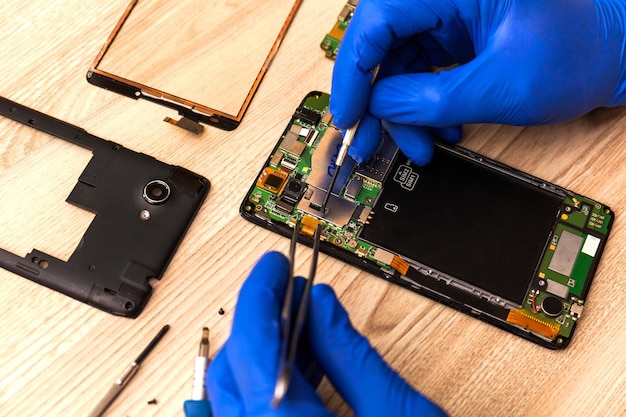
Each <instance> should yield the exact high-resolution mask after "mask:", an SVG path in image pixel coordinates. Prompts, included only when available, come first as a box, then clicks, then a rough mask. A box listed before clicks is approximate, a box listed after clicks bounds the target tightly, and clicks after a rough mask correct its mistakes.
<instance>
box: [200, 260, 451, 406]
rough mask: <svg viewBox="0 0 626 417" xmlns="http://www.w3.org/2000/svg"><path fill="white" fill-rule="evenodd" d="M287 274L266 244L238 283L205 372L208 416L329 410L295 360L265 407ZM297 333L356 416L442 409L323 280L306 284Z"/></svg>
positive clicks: (275, 364)
mask: <svg viewBox="0 0 626 417" xmlns="http://www.w3.org/2000/svg"><path fill="white" fill-rule="evenodd" d="M288 274H289V263H288V261H287V259H286V258H285V256H284V255H282V254H280V253H277V252H270V253H267V254H266V255H264V256H263V257H262V258H261V259H260V260H259V262H258V263H257V264H256V266H255V267H254V269H253V270H252V273H251V274H250V276H249V277H248V279H247V280H246V282H245V283H244V285H243V287H242V288H241V292H240V294H239V300H238V302H237V309H236V311H235V317H234V320H233V328H232V333H231V335H230V337H229V338H228V340H227V341H226V344H225V345H224V347H223V348H222V350H221V351H220V352H219V353H218V354H217V356H216V358H215V360H213V362H212V363H211V366H210V368H209V371H208V372H207V378H206V383H207V389H208V391H209V397H210V398H211V402H212V406H213V411H214V413H215V416H216V417H222V416H285V417H287V416H299V417H312V416H324V417H330V416H332V414H331V413H330V412H329V411H328V410H327V409H326V407H325V406H324V404H323V403H322V401H321V400H320V398H319V396H318V395H317V394H316V392H315V385H316V384H314V383H313V384H312V383H310V382H309V381H308V380H307V378H305V377H304V376H303V373H302V364H301V363H299V364H298V367H296V369H295V370H294V373H293V375H292V381H291V385H290V386H289V390H288V391H287V395H286V396H285V398H284V399H283V401H282V402H281V404H280V406H279V407H278V408H277V409H276V410H273V409H272V408H271V407H270V403H271V401H272V396H273V393H274V386H275V384H276V377H277V374H278V366H279V352H280V324H279V323H280V320H279V317H280V309H281V305H282V299H283V296H284V292H285V286H286V282H287V277H288ZM304 336H305V337H304V339H303V340H302V341H301V347H304V348H307V347H308V348H310V350H311V353H312V357H313V360H315V361H316V362H317V364H319V366H320V367H321V369H322V370H323V372H324V373H325V374H326V376H327V377H328V379H329V381H330V382H331V383H332V384H333V386H334V387H335V388H336V389H337V391H339V393H340V394H341V395H342V396H343V398H345V400H346V401H347V403H348V404H349V405H350V406H351V407H352V409H353V410H354V412H355V414H356V416H358V417H368V416H372V417H379V416H386V415H389V416H400V417H401V416H418V415H419V416H422V417H435V416H437V417H439V416H445V415H446V414H445V413H444V412H443V411H442V410H441V409H440V408H439V407H437V406H436V405H435V404H433V403H431V402H430V401H429V400H428V399H427V398H425V397H424V396H422V395H421V394H419V393H418V392H416V391H415V390H413V388H411V387H410V386H409V385H408V384H407V383H406V382H405V381H404V380H403V379H402V378H400V377H399V376H398V374H397V373H395V372H394V371H393V370H392V369H391V368H389V366H387V364H386V363H385V362H384V361H383V359H382V358H381V357H380V356H379V355H378V354H377V353H376V351H375V350H374V349H373V348H372V347H371V346H370V344H369V342H368V341H367V339H365V338H364V337H363V336H361V335H360V334H359V333H358V332H357V331H356V330H355V329H354V328H353V327H352V325H351V324H350V320H349V319H348V315H347V313H346V311H345V310H344V308H343V307H342V306H341V304H340V303H339V301H338V300H337V298H336V296H335V294H334V293H333V291H332V290H331V289H330V287H328V286H327V285H315V286H313V289H312V291H311V304H310V306H309V319H308V324H307V328H306V333H305V335H304ZM309 341H310V342H309ZM303 342H304V343H305V344H306V346H302V343H303Z"/></svg>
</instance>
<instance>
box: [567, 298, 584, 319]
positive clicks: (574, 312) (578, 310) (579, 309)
mask: <svg viewBox="0 0 626 417" xmlns="http://www.w3.org/2000/svg"><path fill="white" fill-rule="evenodd" d="M582 313H583V306H582V304H578V303H576V302H573V303H572V305H571V306H570V308H569V314H570V315H571V316H572V318H573V319H574V320H577V319H578V318H579V317H580V315H581V314H582Z"/></svg>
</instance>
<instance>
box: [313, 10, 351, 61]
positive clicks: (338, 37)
mask: <svg viewBox="0 0 626 417" xmlns="http://www.w3.org/2000/svg"><path fill="white" fill-rule="evenodd" d="M358 3H359V0H348V2H347V3H346V4H345V6H343V9H341V13H339V15H338V16H337V22H336V23H335V25H334V26H333V28H332V29H331V31H330V32H328V33H327V34H326V36H324V40H322V43H321V44H320V47H321V48H322V50H323V51H324V52H325V53H326V57H328V58H330V59H335V57H336V56H337V51H338V50H339V45H341V41H342V40H343V34H344V32H345V31H346V28H347V27H348V23H350V20H351V19H352V15H353V14H354V10H355V9H356V6H357V4H358Z"/></svg>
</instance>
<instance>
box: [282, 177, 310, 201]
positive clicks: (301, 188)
mask: <svg viewBox="0 0 626 417" xmlns="http://www.w3.org/2000/svg"><path fill="white" fill-rule="evenodd" d="M305 192H306V183H304V182H303V181H301V180H299V179H296V178H291V179H290V180H289V182H288V183H287V186H286V187H285V188H284V189H283V193H282V199H283V200H286V201H288V202H290V203H291V204H298V202H299V201H300V200H301V199H302V196H303V195H304V193H305Z"/></svg>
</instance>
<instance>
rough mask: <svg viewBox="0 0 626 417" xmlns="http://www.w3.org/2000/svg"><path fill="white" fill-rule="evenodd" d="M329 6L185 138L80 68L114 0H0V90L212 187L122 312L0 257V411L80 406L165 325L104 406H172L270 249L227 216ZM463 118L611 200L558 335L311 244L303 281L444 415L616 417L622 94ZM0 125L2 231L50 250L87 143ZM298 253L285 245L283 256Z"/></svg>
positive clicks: (327, 67) (25, 246)
mask: <svg viewBox="0 0 626 417" xmlns="http://www.w3.org/2000/svg"><path fill="white" fill-rule="evenodd" d="M233 3H237V2H233ZM343 3H344V2H342V1H339V0H319V1H305V2H304V3H303V5H302V7H301V9H300V11H299V12H298V14H297V16H296V18H295V20H294V22H293V25H292V27H291V28H290V30H289V32H288V34H287V37H286V38H285V40H284V42H283V44H282V46H281V49H280V51H279V53H278V55H277V56H276V59H275V60H274V62H273V64H272V66H271V68H270V69H269V71H268V73H267V75H266V77H265V79H264V80H263V83H262V84H261V86H260V88H259V90H258V93H257V95H256V97H255V98H254V100H253V101H252V104H251V106H250V108H249V110H248V113H247V114H246V117H245V118H244V120H243V123H242V124H241V126H240V127H239V128H237V129H236V130H235V131H232V132H225V131H221V130H217V129H212V128H207V129H206V130H205V132H204V134H203V135H202V136H193V135H191V134H188V133H185V132H183V131H181V130H180V129H177V128H175V127H173V126H171V125H168V124H166V123H164V122H162V121H161V120H162V119H163V118H164V117H165V116H170V117H175V116H176V114H175V112H173V111H170V110H167V109H165V108H163V107H160V106H158V105H155V104H152V103H148V102H145V101H135V100H132V99H128V98H125V97H121V96H119V95H117V94H114V93H111V92H107V91H105V90H102V89H99V88H96V87H93V86H91V85H89V84H88V83H87V82H86V81H85V74H86V72H87V69H88V68H89V66H90V64H91V62H92V61H93V59H94V57H95V56H96V54H97V53H98V51H99V50H100V47H101V46H102V45H103V43H104V42H105V40H106V39H107V37H108V35H109V33H110V31H111V29H112V28H113V26H114V25H115V24H116V22H117V20H118V19H119V17H120V15H121V13H122V12H123V11H124V9H125V8H126V6H127V0H110V1H107V2H94V1H78V0H64V1H60V0H47V1H43V0H31V1H29V2H22V1H18V0H5V1H4V3H3V6H4V7H3V14H2V16H1V17H0V19H1V21H2V28H3V30H2V32H0V74H2V77H0V95H2V96H5V97H7V98H9V99H13V100H15V101H18V102H21V103H22V104H24V105H27V106H30V107H33V108H35V109H38V110H40V111H43V112H45V113H48V114H50V115H53V116H54V117H57V118H60V119H63V120H66V121H68V122H70V123H73V124H76V125H79V126H81V127H83V128H85V129H86V130H87V131H89V132H91V133H93V134H96V135H99V136H101V137H103V138H105V139H109V140H112V141H115V142H118V143H121V144H122V145H124V146H127V147H129V148H130V149H133V150H135V151H139V152H145V153H148V154H150V155H152V156H154V157H156V158H159V159H161V160H163V161H165V162H168V163H171V164H178V165H183V166H185V167H187V168H189V169H191V170H194V171H196V172H199V173H201V174H203V175H205V176H206V177H207V178H209V179H210V180H211V182H212V189H211V192H210V193H209V196H208V198H207V200H206V202H205V204H204V205H203V206H202V208H201V210H200V212H199V214H198V216H197V218H196V220H195V221H194V223H193V225H192V226H191V228H190V229H189V232H188V234H187V236H186V237H185V239H184V241H183V242H182V244H181V246H180V248H179V250H178V252H177V254H176V256H175V257H174V259H173V261H172V263H171V264H170V266H169V268H168V269H167V271H166V273H165V275H164V276H163V279H162V280H161V281H160V282H159V283H158V284H157V285H156V289H155V291H154V295H153V297H152V299H151V300H150V302H149V304H148V306H147V307H146V309H145V311H144V312H143V313H142V314H141V316H140V317H139V318H137V319H135V320H129V319H124V318H119V317H114V316H111V315H109V314H106V313H103V312H100V311H97V310H95V309H93V308H90V307H88V306H86V305H84V304H82V303H79V302H77V301H73V300H72V299H70V298H68V297H65V296H63V295H61V294H58V293H55V292H53V291H51V290H48V289H46V288H44V287H41V286H39V285H37V284H34V283H32V282H30V281H28V280H26V279H24V278H21V277H19V276H17V275H14V274H11V273H9V272H6V271H4V270H0V415H2V416H44V415H45V416H80V415H85V414H86V413H88V412H89V411H90V410H91V409H92V407H93V406H94V405H95V404H96V403H97V401H98V400H99V399H100V398H101V397H102V396H103V395H104V393H105V392H106V391H107V389H108V387H109V385H110V384H111V383H112V381H113V379H114V378H116V377H117V376H118V374H120V373H121V372H122V371H123V369H124V367H125V366H126V365H127V363H128V362H130V361H131V360H132V359H134V357H135V356H136V355H137V354H138V353H139V352H140V351H141V350H142V349H143V347H144V346H145V345H146V344H147V342H148V341H149V340H150V339H151V338H152V337H153V336H154V334H156V332H157V331H158V330H159V329H160V328H161V327H162V326H163V325H164V324H166V323H167V324H170V325H171V329H170V331H169V333H168V334H167V335H166V337H165V338H164V339H163V341H162V342H161V343H160V344H159V345H158V346H157V347H156V349H155V351H154V352H153V353H152V354H151V355H150V356H149V357H148V359H147V360H146V361H145V363H144V365H143V367H142V368H141V369H140V371H139V372H138V374H137V376H136V377H135V379H134V380H133V381H132V382H131V383H130V385H129V386H128V388H127V389H126V390H125V391H124V392H123V393H122V394H121V395H120V397H119V398H118V399H117V400H116V401H115V403H114V404H113V406H112V407H111V408H110V410H109V413H108V414H107V415H110V416H182V415H183V412H182V404H183V401H184V400H186V399H188V398H189V395H190V392H191V376H192V372H193V358H194V356H195V354H196V350H197V343H198V340H199V335H200V329H201V328H202V327H203V326H209V327H210V328H211V343H212V349H211V351H212V354H215V351H216V350H217V349H218V348H219V347H220V346H221V345H222V344H223V343H224V341H225V340H226V338H227V336H228V334H229V331H230V323H231V319H232V316H233V310H234V306H235V300H236V297H237V292H238V290H239V287H240V285H241V283H242V282H243V280H244V278H245V276H246V275H247V273H248V272H249V270H250V268H251V267H252V265H253V263H254V261H255V260H256V259H257V258H258V257H259V256H260V255H261V254H262V253H264V252H265V251H267V250H269V249H275V250H280V251H283V252H286V251H287V248H288V240H287V239H284V238H282V237H279V236H277V235H275V234H272V233H270V232H268V231H266V230H264V229H261V228H259V227H256V226H253V225H252V224H250V223H248V222H246V221H244V220H243V219H242V218H241V217H240V216H239V214H238V207H239V203H240V202H241V200H242V199H243V197H244V194H245V192H246V190H247V189H248V187H249V185H250V184H251V183H252V181H253V180H254V179H255V176H256V175H257V172H258V170H259V169H260V167H261V164H262V163H263V161H264V160H265V158H266V156H267V154H268V152H269V150H270V149H271V148H272V146H273V145H274V144H275V143H276V141H277V139H278V137H279V135H280V134H281V132H282V130H283V128H284V126H285V125H286V123H287V122H288V120H289V117H290V115H291V114H292V113H293V111H294V109H295V107H296V106H297V104H298V103H299V102H300V100H301V99H302V97H304V95H305V94H306V93H307V92H309V91H311V90H322V91H328V90H329V89H330V77H331V72H332V62H331V61H329V60H327V59H326V58H324V53H323V52H322V51H321V49H320V48H319V43H320V41H321V40H322V38H323V37H324V35H325V34H326V33H327V32H328V31H329V30H330V28H331V27H332V25H333V24H334V22H335V19H336V16H337V14H338V12H339V11H340V9H341V7H342V5H343ZM137 53H140V51H138V52H137ZM160 65H163V67H168V62H162V63H161V64H160ZM162 69H163V68H155V71H156V72H159V71H160V70H162ZM178 81H179V82H181V83H185V82H189V83H197V82H199V80H197V79H193V78H188V79H182V80H178ZM465 130H466V132H465V139H464V142H463V144H464V145H465V146H466V147H468V148H470V149H472V150H475V151H478V152H480V153H483V154H485V155H487V156H489V157H492V158H495V159H498V160H499V161H501V162H504V163H507V164H510V165H512V166H513V167H515V168H518V169H521V170H524V171H527V172H529V173H531V174H533V175H536V176H538V177H541V178H544V179H546V180H549V181H551V182H555V183H557V184H559V185H561V186H563V187H566V188H570V189H573V190H576V191H577V192H580V193H582V194H585V195H588V196H589V197H592V198H596V199H598V200H601V201H603V202H605V203H607V204H609V205H610V206H611V207H612V208H613V210H614V211H615V212H616V213H617V220H616V223H615V225H614V228H613V233H612V237H611V239H610V240H609V243H608V245H607V248H606V251H605V254H604V258H603V260H602V262H601V264H600V267H599V269H598V272H597V275H596V278H595V281H594V284H593V286H592V288H591V292H590V295H589V297H588V301H587V303H586V306H585V311H584V316H583V318H582V319H581V321H580V323H579V327H578V330H577V333H576V336H575V337H574V340H573V342H572V344H571V345H570V347H568V348H567V349H566V350H564V351H561V352H552V351H549V350H546V349H544V348H541V347H538V346H535V345H534V344H532V343H530V342H527V341H525V340H522V339H520V338H518V337H516V336H513V335H510V334H508V333H506V332H504V331H501V330H499V329H496V328H494V327H493V326H490V325H487V324H485V323H482V322H480V321H478V320H475V319H473V318H471V317H469V316H466V315H464V314H461V313H458V312H456V311H454V310H452V309H450V308H447V307H444V306H442V305H439V304H437V303H435V302H433V301H430V300H429V299H426V298H424V297H422V296H419V295H416V294H413V293H411V292H408V291H406V290H404V289H401V288H399V287H396V286H393V285H391V284H388V283H387V282H385V281H383V280H381V279H378V278H376V277H374V276H372V275H370V274H367V273H363V272H360V271H359V270H357V269H355V268H353V267H351V266H347V265H345V264H343V263H342V262H339V261H337V260H334V259H332V258H330V257H328V256H325V255H321V256H320V263H319V267H318V273H317V277H318V279H319V280H320V281H322V282H327V283H330V284H331V285H332V286H333V288H334V289H335V291H336V292H337V293H338V294H339V297H340V299H341V300H342V302H343V303H344V304H345V306H346V308H347V309H348V311H349V312H350V315H351V319H352V321H353V323H354V325H355V326H356V327H357V328H358V329H359V330H361V331H362V332H363V333H364V334H365V335H366V336H367V337H369V338H370V340H371V342H372V344H373V345H374V346H375V347H376V349H378V351H379V352H380V353H381V354H382V355H383V356H384V357H385V359H386V360H388V361H389V363H390V364H391V365H392V366H393V367H394V368H396V369H397V370H398V371H399V372H400V373H401V374H402V375H403V376H404V377H405V378H406V379H407V380H408V381H409V382H410V383H411V384H412V385H413V386H414V387H416V388H417V389H419V390H421V391H423V392H424V393H425V394H426V395H428V396H430V397H431V398H432V399H434V400H435V401H437V402H438V403H439V404H441V405H442V406H443V407H444V408H445V409H446V410H448V411H449V412H450V414H451V415H453V416H523V415H524V416H526V415H533V416H556V415H566V416H568V417H573V416H598V417H600V416H619V415H626V397H625V396H624V395H623V394H624V392H626V360H625V358H626V331H625V330H624V329H625V328H626V314H624V313H623V310H622V308H623V307H624V305H626V295H625V294H626V291H625V290H626V285H625V278H624V272H625V270H626V265H625V261H624V259H625V258H626V250H625V247H626V245H625V244H624V242H626V226H625V224H624V220H623V218H624V213H625V212H626V191H625V190H626V163H625V162H626V141H625V138H626V134H625V133H624V132H625V131H626V111H625V110H623V109H602V110H598V111H595V112H593V113H591V114H589V115H587V116H585V117H583V118H581V119H578V120H575V121H572V122H569V123H564V124H559V125H555V126H544V127H527V128H522V127H509V126H498V125H472V126H467V127H466V129H465ZM0 132H2V133H1V138H2V139H1V140H0V172H1V175H0V200H1V201H0V245H1V246H2V247H9V246H10V248H12V249H13V250H15V251H17V252H19V253H23V254H25V253H26V252H27V251H30V250H31V249H32V248H33V247H37V248H38V249H41V250H45V251H47V252H49V253H50V254H52V255H57V256H59V257H68V256H69V255H70V254H71V252H72V250H73V248H75V246H76V244H77V240H78V239H80V236H82V233H83V232H84V230H85V229H86V227H87V225H88V224H89V221H90V215H89V214H87V213H84V212H82V211H80V210H77V209H75V208H73V207H71V206H69V205H67V204H66V203H64V200H65V198H66V197H67V194H68V193H69V190H70V189H71V188H72V187H73V185H74V184H75V182H76V178H77V176H78V173H80V172H81V171H82V169H83V168H84V166H85V164H86V161H87V160H88V158H89V154H88V153H87V154H86V153H85V152H83V151H82V150H80V149H79V150H76V149H72V146H68V145H67V144H65V143H63V141H59V140H55V139H51V138H50V137H48V136H46V135H43V134H39V133H36V132H33V131H32V130H29V129H28V128H24V127H21V126H18V125H17V124H15V123H12V122H9V121H8V120H5V119H0ZM7 213H8V214H7ZM407 238H410V237H407ZM309 256H310V254H309V251H308V250H307V249H305V248H300V249H299V253H298V256H297V258H296V259H297V262H298V265H296V270H297V271H305V270H306V267H307V266H308V257H309ZM220 309H224V311H225V314H224V315H220V314H219V310H220ZM319 392H320V395H321V397H322V398H323V399H324V400H325V401H326V402H327V404H328V406H329V407H330V409H331V410H333V411H334V412H336V413H337V414H338V415H350V413H351V412H350V411H349V409H348V407H347V406H346V405H345V404H344V402H343V401H342V399H341V398H340V397H339V396H338V395H337V394H336V393H335V392H334V390H333V389H332V387H331V386H330V385H329V384H328V383H327V382H325V383H324V384H323V385H322V386H321V387H320V390H319ZM152 399H157V401H158V403H157V404H156V405H150V404H148V401H150V400H152Z"/></svg>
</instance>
